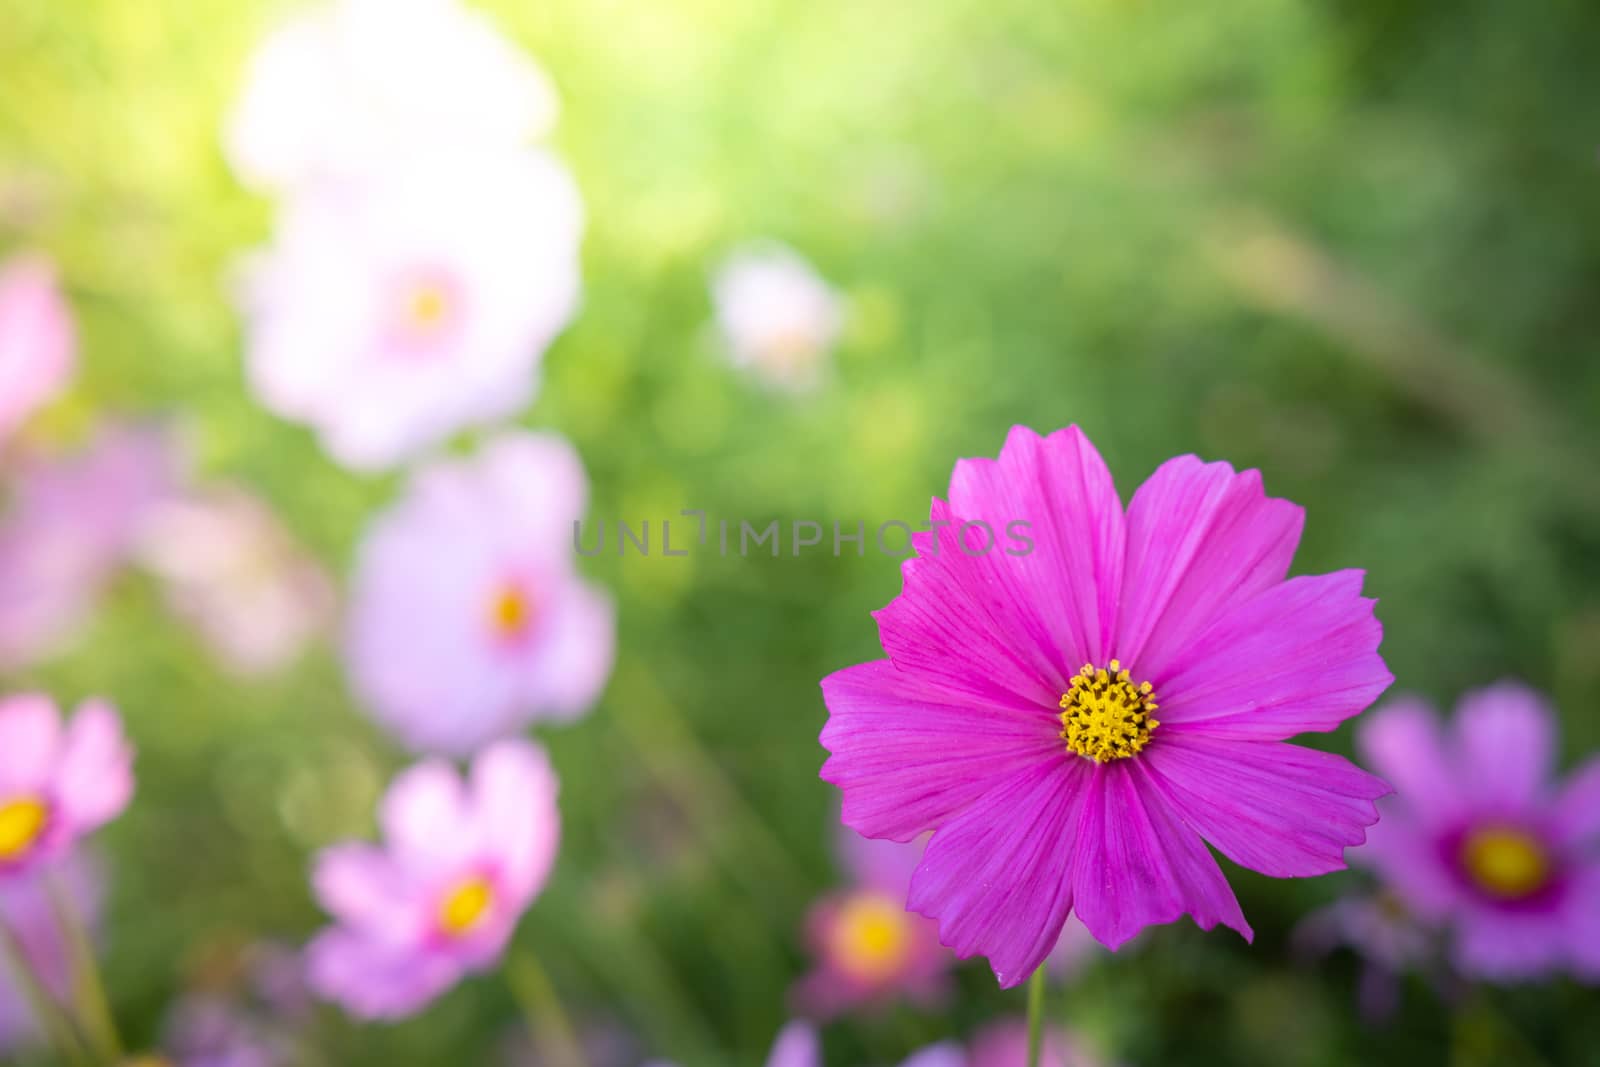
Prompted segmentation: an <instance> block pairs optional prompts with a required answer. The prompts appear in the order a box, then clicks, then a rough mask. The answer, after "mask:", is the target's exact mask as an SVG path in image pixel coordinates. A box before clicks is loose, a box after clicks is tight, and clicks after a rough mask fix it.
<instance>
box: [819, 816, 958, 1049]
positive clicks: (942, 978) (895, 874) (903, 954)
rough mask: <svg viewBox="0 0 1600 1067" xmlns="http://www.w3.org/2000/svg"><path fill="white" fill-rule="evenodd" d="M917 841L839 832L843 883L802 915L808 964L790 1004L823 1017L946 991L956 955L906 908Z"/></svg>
mask: <svg viewBox="0 0 1600 1067" xmlns="http://www.w3.org/2000/svg"><path fill="white" fill-rule="evenodd" d="M922 846H923V842H922V841H915V842H912V843H910V844H900V843H897V842H894V841H874V840H870V839H868V838H864V837H862V836H860V835H859V834H856V833H853V832H850V831H848V830H846V831H843V832H841V834H840V852H841V853H842V855H843V859H844V866H845V870H846V872H847V875H848V880H849V883H850V885H849V888H847V889H843V890H840V891H838V892H834V893H829V894H828V895H826V896H824V897H822V898H821V899H820V900H818V901H817V902H816V903H815V904H813V905H812V907H811V910H810V912H809V913H808V914H807V916H806V943H807V946H808V948H809V949H810V951H811V953H812V956H813V957H814V959H815V960H816V963H815V966H814V967H813V968H812V970H811V971H810V972H809V973H808V974H806V975H805V976H804V977H803V978H801V979H800V981H799V982H797V983H796V985H795V988H794V994H793V999H794V1003H795V1007H796V1008H797V1009H798V1010H799V1011H801V1012H802V1013H804V1014H805V1015H808V1016H810V1017H812V1018H816V1019H821V1020H827V1019H831V1018H834V1017H835V1016H838V1015H841V1014H843V1013H845V1012H848V1011H851V1010H853V1009H856V1008H861V1007H868V1006H881V1005H883V1004H884V1003H886V1002H887V1001H889V1000H891V999H893V998H894V997H898V996H903V997H906V998H908V999H910V1000H912V1001H915V1002H918V1003H921V1004H934V1003H937V1002H938V1001H940V1000H941V999H943V998H944V997H945V996H946V995H947V994H948V992H949V980H948V974H949V971H950V969H951V968H952V967H954V966H955V963H956V958H955V956H954V955H952V954H951V952H950V950H949V949H947V948H945V947H944V946H942V945H940V944H939V929H938V927H937V926H936V925H934V923H933V922H931V921H930V920H928V919H925V918H923V917H922V916H920V915H916V914H913V913H911V912H908V911H907V910H906V892H907V890H908V889H909V887H910V884H911V875H912V872H913V871H915V870H916V866H917V863H918V862H919V861H920V860H921V858H922Z"/></svg>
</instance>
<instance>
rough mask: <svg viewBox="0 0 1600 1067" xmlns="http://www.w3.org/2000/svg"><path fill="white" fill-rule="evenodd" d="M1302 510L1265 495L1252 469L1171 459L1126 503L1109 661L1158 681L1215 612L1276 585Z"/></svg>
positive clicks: (1291, 554) (1295, 542)
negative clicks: (1116, 658)
mask: <svg viewBox="0 0 1600 1067" xmlns="http://www.w3.org/2000/svg"><path fill="white" fill-rule="evenodd" d="M1304 520H1305V513H1304V512H1303V511H1302V510H1301V508H1299V507H1298V506H1297V505H1295V504H1291V503H1289V502H1288V501H1287V500H1275V499H1272V498H1270V497H1268V496H1267V495H1266V494H1265V493H1264V492H1263V491H1262V487H1261V473H1260V472H1259V471H1254V470H1250V471H1244V472H1243V473H1236V472H1235V471H1234V469H1233V468H1232V467H1231V466H1229V465H1228V464H1226V463H1202V462H1201V461H1200V460H1198V459H1196V458H1195V457H1194V456H1179V457H1178V458H1176V459H1172V460H1168V461H1167V462H1166V463H1163V464H1162V465H1161V466H1160V467H1159V468H1157V470H1156V472H1155V473H1154V474H1152V475H1151V476H1150V480H1149V481H1147V482H1145V483H1144V484H1143V485H1142V486H1140V487H1139V490H1138V492H1136V493H1134V495H1133V500H1132V501H1131V502H1130V503H1129V505H1128V520H1127V522H1128V552H1127V561H1126V564H1125V572H1126V578H1125V579H1124V580H1123V584H1122V609H1121V616H1120V618H1119V622H1118V626H1117V640H1116V649H1115V654H1116V655H1117V656H1119V657H1120V658H1121V659H1122V660H1123V662H1126V663H1135V664H1138V667H1139V671H1140V673H1141V674H1142V675H1143V676H1144V677H1149V678H1154V677H1160V676H1162V675H1164V674H1165V673H1166V672H1167V668H1168V665H1169V664H1171V663H1172V662H1173V661H1174V659H1175V657H1177V656H1178V655H1179V654H1180V653H1181V652H1182V651H1183V649H1184V646H1185V645H1186V644H1187V643H1188V642H1189V641H1191V640H1192V639H1193V638H1195V637H1197V636H1198V635H1199V633H1200V631H1201V630H1203V629H1204V628H1205V627H1206V626H1208V625H1209V624H1210V623H1211V621H1212V620H1213V619H1215V618H1216V617H1217V615H1219V614H1220V613H1222V612H1224V611H1226V610H1227V609H1228V608H1229V607H1231V606H1232V605H1234V604H1238V603H1242V602H1244V601H1247V600H1249V599H1251V598H1252V597H1254V596H1256V595H1257V594H1259V593H1261V592H1264V591H1265V590H1267V589H1269V588H1271V587H1272V586H1274V585H1276V584H1278V583H1279V582H1282V581H1283V580H1284V578H1285V577H1286V576H1287V575H1288V573H1289V563H1290V561H1291V560H1292V559H1293V558H1294V551H1295V548H1296V547H1298V546H1299V544H1300V531H1301V527H1302V526H1303V525H1304Z"/></svg>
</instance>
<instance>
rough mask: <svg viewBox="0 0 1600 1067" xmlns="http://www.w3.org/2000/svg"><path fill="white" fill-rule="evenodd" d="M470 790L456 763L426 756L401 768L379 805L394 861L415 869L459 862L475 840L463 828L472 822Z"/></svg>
mask: <svg viewBox="0 0 1600 1067" xmlns="http://www.w3.org/2000/svg"><path fill="white" fill-rule="evenodd" d="M470 814H471V811H470V808H469V807H468V804H467V795H466V791H465V790H464V789H463V788H462V785H461V778H460V776H458V775H457V774H456V772H455V768H453V767H451V766H450V764H448V763H446V762H445V761H443V760H437V759H435V760H427V761H425V762H423V763H419V764H417V765H416V766H414V767H411V768H409V769H408V770H406V771H404V772H402V773H401V774H400V776H399V777H398V778H396V779H395V780H394V784H393V785H391V786H390V787H389V791H388V792H387V793H385V794H384V797H383V803H382V805H381V807H380V808H379V811H378V821H379V823H380V825H381V826H382V827H383V836H384V838H385V839H386V840H387V841H388V844H389V847H390V848H391V849H392V850H393V852H394V855H395V859H396V861H397V862H398V863H399V864H400V865H401V866H402V867H403V868H405V869H407V870H411V871H419V872H420V871H430V870H437V869H439V868H441V867H449V866H451V865H453V864H455V863H457V862H458V861H459V860H460V858H461V857H462V856H463V855H464V854H466V853H467V852H468V851H469V850H470V849H471V848H472V846H473V845H474V844H475V842H473V841H472V840H471V839H470V837H469V836H468V835H466V834H464V833H462V828H463V827H466V826H471V825H472V823H471V822H470V821H469V816H470Z"/></svg>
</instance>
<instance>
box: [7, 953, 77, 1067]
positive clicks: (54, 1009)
mask: <svg viewBox="0 0 1600 1067" xmlns="http://www.w3.org/2000/svg"><path fill="white" fill-rule="evenodd" d="M0 945H3V946H4V949H5V956H6V959H7V961H8V962H9V963H10V964H11V970H12V972H13V973H14V974H15V975H16V978H17V985H18V986H19V987H20V988H21V989H22V992H23V995H24V996H25V997H26V998H27V1000H28V1006H29V1007H30V1008H31V1009H32V1010H33V1015H34V1018H36V1019H37V1020H38V1021H39V1027H40V1029H42V1030H43V1031H44V1032H45V1034H46V1035H47V1036H48V1037H49V1039H50V1043H51V1044H52V1045H54V1046H55V1049H56V1051H57V1052H59V1053H60V1054H61V1058H62V1060H63V1061H64V1062H66V1063H70V1064H74V1065H82V1064H86V1063H88V1062H89V1061H88V1057H87V1055H86V1053H85V1051H84V1048H83V1043H82V1041H81V1040H79V1038H78V1034H77V1032H76V1031H75V1030H74V1029H73V1026H72V1020H71V1019H69V1018H68V1017H67V1013H66V1012H65V1011H63V1010H62V1009H61V1005H59V1004H57V1003H56V1000H55V998H54V997H52V996H51V995H50V991H49V990H48V989H46V988H45V985H44V983H43V982H42V981H40V980H39V976H38V974H37V973H35V971H34V969H33V964H32V963H30V962H29V960H28V953H27V951H26V950H25V949H24V948H23V947H22V940H21V938H19V937H17V933H16V931H15V930H13V929H11V926H10V925H9V924H8V923H6V922H4V921H0Z"/></svg>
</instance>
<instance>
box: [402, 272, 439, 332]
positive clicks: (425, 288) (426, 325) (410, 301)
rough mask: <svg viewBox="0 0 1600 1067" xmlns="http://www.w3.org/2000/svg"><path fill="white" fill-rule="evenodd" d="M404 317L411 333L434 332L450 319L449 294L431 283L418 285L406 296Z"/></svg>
mask: <svg viewBox="0 0 1600 1067" xmlns="http://www.w3.org/2000/svg"><path fill="white" fill-rule="evenodd" d="M405 317H406V326H407V328H408V329H409V330H410V331H411V332H412V333H419V334H431V333H434V332H436V331H437V330H438V329H439V327H441V326H443V325H444V323H445V320H446V319H448V318H449V317H450V294H449V293H447V292H445V290H444V287H443V286H441V285H438V284H435V283H432V282H423V283H420V284H418V285H417V286H416V287H415V288H413V289H412V290H411V292H409V293H408V294H406V301H405Z"/></svg>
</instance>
